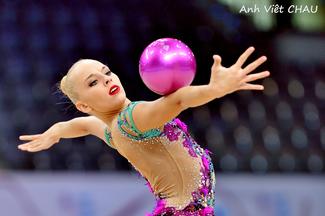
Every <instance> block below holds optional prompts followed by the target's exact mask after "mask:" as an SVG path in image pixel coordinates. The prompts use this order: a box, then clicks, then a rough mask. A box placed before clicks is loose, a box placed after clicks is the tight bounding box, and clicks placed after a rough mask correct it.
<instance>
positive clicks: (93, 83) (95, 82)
mask: <svg viewBox="0 0 325 216" xmlns="http://www.w3.org/2000/svg"><path fill="white" fill-rule="evenodd" d="M96 84H97V80H94V81H92V82H91V83H89V86H90V87H92V86H94V85H96Z"/></svg>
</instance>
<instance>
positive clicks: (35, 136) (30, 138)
mask: <svg viewBox="0 0 325 216" xmlns="http://www.w3.org/2000/svg"><path fill="white" fill-rule="evenodd" d="M40 136H41V134H35V135H21V136H19V139H20V140H34V139H37V138H39V137H40Z"/></svg>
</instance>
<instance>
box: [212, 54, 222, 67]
mask: <svg viewBox="0 0 325 216" xmlns="http://www.w3.org/2000/svg"><path fill="white" fill-rule="evenodd" d="M213 60H214V62H213V65H212V70H217V69H218V68H219V67H220V66H221V57H220V56H219V55H213Z"/></svg>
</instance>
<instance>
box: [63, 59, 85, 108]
mask: <svg viewBox="0 0 325 216" xmlns="http://www.w3.org/2000/svg"><path fill="white" fill-rule="evenodd" d="M81 60H82V59H81ZM81 60H79V61H77V62H76V63H74V64H73V65H72V66H71V68H70V69H69V71H68V72H67V74H66V75H65V76H64V77H63V78H62V79H61V81H60V86H59V88H60V90H61V92H62V93H63V94H64V95H66V96H67V97H68V98H69V99H70V100H71V101H72V103H75V102H76V101H77V99H78V94H77V93H76V92H75V91H74V89H73V84H72V82H71V80H70V74H71V71H72V69H73V68H74V67H75V66H76V64H77V63H78V62H80V61H81Z"/></svg>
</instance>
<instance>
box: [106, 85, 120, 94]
mask: <svg viewBox="0 0 325 216" xmlns="http://www.w3.org/2000/svg"><path fill="white" fill-rule="evenodd" d="M119 91H120V87H119V86H118V85H113V86H112V87H111V88H110V89H109V91H108V93H109V95H115V94H117V93H119Z"/></svg>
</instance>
